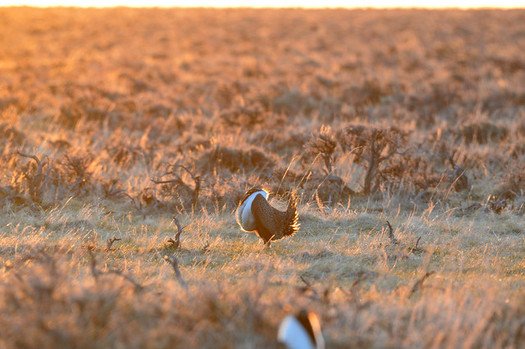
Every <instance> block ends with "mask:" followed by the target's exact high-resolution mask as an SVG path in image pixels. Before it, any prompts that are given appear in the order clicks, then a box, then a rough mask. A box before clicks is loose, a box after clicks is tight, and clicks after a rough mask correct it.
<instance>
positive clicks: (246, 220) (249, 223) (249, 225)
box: [236, 190, 268, 232]
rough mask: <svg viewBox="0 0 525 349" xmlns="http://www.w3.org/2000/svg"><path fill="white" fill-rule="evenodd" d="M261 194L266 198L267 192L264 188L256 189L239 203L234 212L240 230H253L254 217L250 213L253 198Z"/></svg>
mask: <svg viewBox="0 0 525 349" xmlns="http://www.w3.org/2000/svg"><path fill="white" fill-rule="evenodd" d="M259 194H261V195H262V196H264V198H265V199H266V200H268V193H267V192H266V191H264V190H260V191H256V192H255V193H253V194H252V195H250V196H248V198H247V199H246V200H244V202H243V203H242V204H240V205H239V207H238V208H237V212H236V217H237V223H238V224H239V226H240V227H241V229H242V230H244V231H247V232H250V231H254V230H255V218H254V217H253V213H252V203H253V199H255V197H256V196H257V195H259Z"/></svg>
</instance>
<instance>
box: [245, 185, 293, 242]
mask: <svg viewBox="0 0 525 349" xmlns="http://www.w3.org/2000/svg"><path fill="white" fill-rule="evenodd" d="M268 195H269V194H268V192H267V191H266V190H264V189H261V188H252V189H250V190H248V191H247V192H246V194H245V195H244V198H243V199H242V200H241V203H240V204H239V207H238V208H237V212H236V216H237V223H238V224H239V226H240V227H241V229H242V230H244V231H246V232H253V231H254V232H256V233H257V235H259V237H260V238H261V239H263V241H264V244H265V245H270V242H271V241H273V240H279V239H282V238H283V237H285V236H290V235H293V234H294V233H295V232H296V231H297V230H299V223H298V222H297V199H296V197H295V194H292V197H291V199H290V201H289V202H288V208H287V209H286V211H285V212H281V211H279V210H277V209H275V208H273V207H272V206H270V204H269V203H268Z"/></svg>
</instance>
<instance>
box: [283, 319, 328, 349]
mask: <svg viewBox="0 0 525 349" xmlns="http://www.w3.org/2000/svg"><path fill="white" fill-rule="evenodd" d="M277 339H278V340H279V342H281V343H284V344H285V345H286V347H287V348H288V349H324V338H323V334H322V332H321V323H320V322H319V318H318V317H317V315H315V314H314V313H308V312H306V311H305V310H301V312H299V314H297V315H296V316H293V315H288V316H287V317H285V318H284V320H283V322H281V326H279V334H278V335H277Z"/></svg>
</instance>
